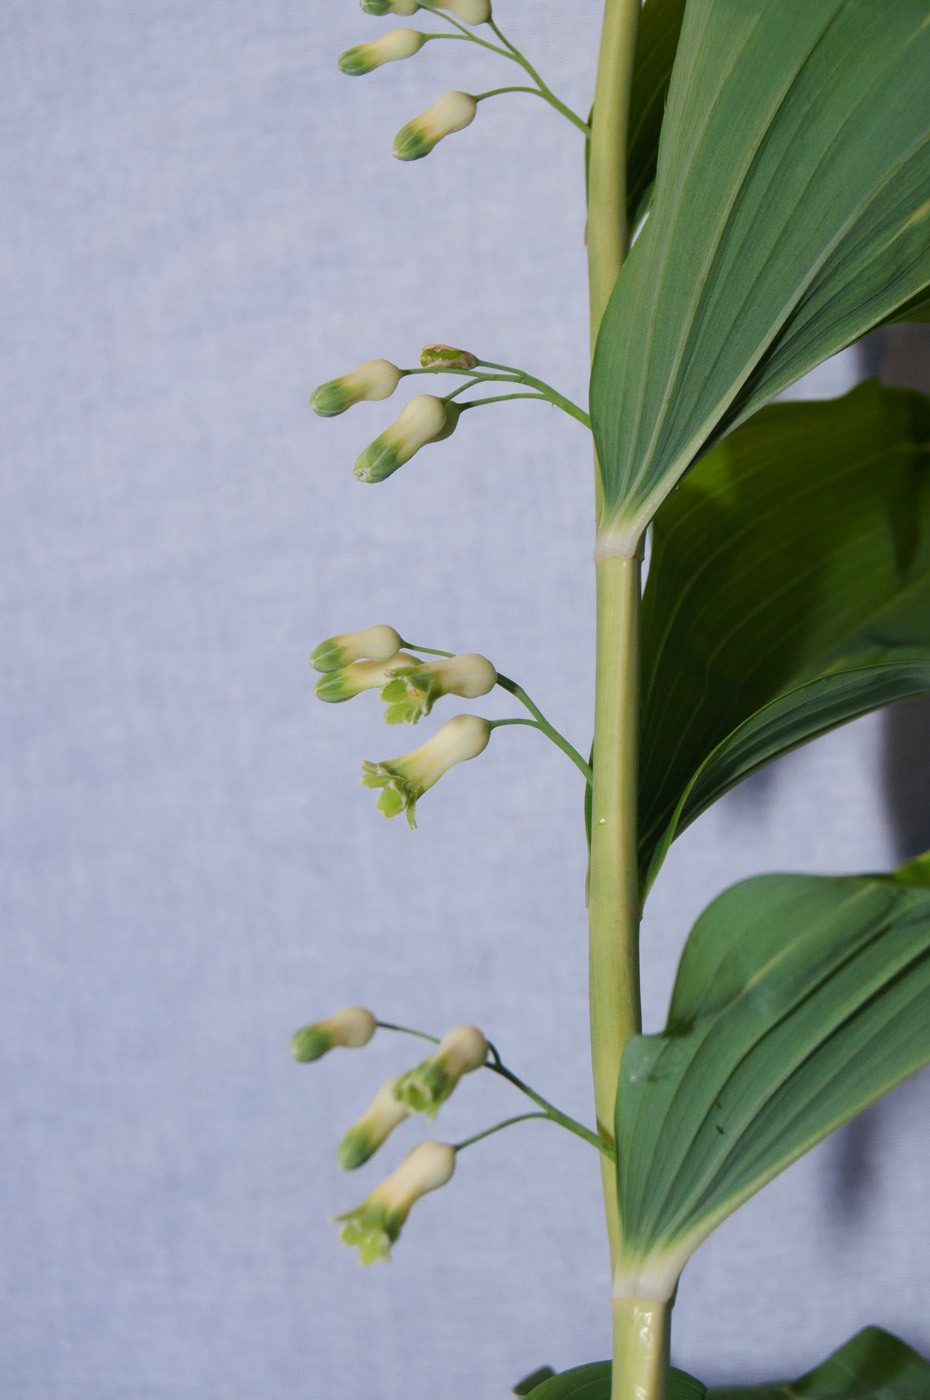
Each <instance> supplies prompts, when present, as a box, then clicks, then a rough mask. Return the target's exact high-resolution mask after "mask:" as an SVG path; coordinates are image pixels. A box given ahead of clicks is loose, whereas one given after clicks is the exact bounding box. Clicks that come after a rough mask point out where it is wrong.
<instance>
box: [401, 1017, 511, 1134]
mask: <svg viewBox="0 0 930 1400" xmlns="http://www.w3.org/2000/svg"><path fill="white" fill-rule="evenodd" d="M487 1057H488V1042H487V1041H486V1040H485V1038H484V1036H483V1035H482V1034H481V1032H480V1031H479V1030H478V1028H477V1026H456V1027H455V1029H454V1030H451V1031H447V1032H446V1034H445V1035H444V1036H443V1038H442V1040H441V1041H440V1042H439V1049H438V1050H437V1051H436V1053H435V1054H434V1055H430V1057H429V1059H427V1060H424V1061H423V1063H422V1064H419V1065H417V1067H416V1069H412V1070H410V1072H409V1074H404V1075H402V1076H401V1078H400V1079H398V1080H397V1081H396V1083H395V1087H394V1096H395V1098H396V1099H397V1101H398V1103H399V1104H400V1105H402V1106H404V1107H406V1108H407V1109H408V1110H410V1111H412V1112H414V1113H425V1114H427V1115H428V1116H429V1117H430V1118H435V1117H436V1114H437V1113H438V1111H439V1107H440V1105H441V1104H444V1103H445V1101H446V1099H447V1098H448V1097H449V1095H450V1094H451V1093H452V1090H453V1089H454V1088H455V1086H456V1084H458V1082H459V1080H460V1079H461V1078H462V1075H463V1074H471V1073H472V1071H473V1070H476V1069H480V1068H481V1066H482V1065H483V1064H484V1063H485V1061H486V1060H487Z"/></svg>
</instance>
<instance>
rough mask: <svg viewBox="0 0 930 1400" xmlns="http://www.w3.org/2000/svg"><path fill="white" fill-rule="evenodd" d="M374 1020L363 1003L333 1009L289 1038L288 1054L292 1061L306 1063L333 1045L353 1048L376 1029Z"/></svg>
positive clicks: (316, 1058)
mask: <svg viewBox="0 0 930 1400" xmlns="http://www.w3.org/2000/svg"><path fill="white" fill-rule="evenodd" d="M377 1025H378V1023H377V1021H376V1020H375V1018H374V1016H373V1015H372V1014H371V1012H370V1011H366V1010H365V1008H364V1007H363V1006H344V1007H343V1008H342V1010H341V1011H334V1012H333V1014H332V1016H327V1017H326V1020H325V1021H314V1022H313V1024H312V1025H310V1026H304V1027H303V1028H302V1029H301V1030H299V1031H297V1032H296V1033H295V1034H294V1035H293V1036H292V1037H291V1054H292V1055H293V1056H294V1059H295V1060H299V1061H300V1062H301V1063H306V1062H307V1061H309V1060H318V1059H319V1058H320V1056H321V1055H325V1054H326V1052H327V1051H328V1050H332V1049H333V1047H334V1046H335V1045H345V1046H348V1047H349V1048H350V1049H353V1050H357V1049H358V1048H359V1047H360V1046H362V1045H367V1044H368V1042H369V1040H371V1037H372V1036H373V1035H374V1033H375V1030H376V1028H377Z"/></svg>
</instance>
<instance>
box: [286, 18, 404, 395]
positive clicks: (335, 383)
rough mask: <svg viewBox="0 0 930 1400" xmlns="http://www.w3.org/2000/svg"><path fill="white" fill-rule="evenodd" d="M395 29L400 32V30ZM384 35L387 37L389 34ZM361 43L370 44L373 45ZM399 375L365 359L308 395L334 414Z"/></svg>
mask: <svg viewBox="0 0 930 1400" xmlns="http://www.w3.org/2000/svg"><path fill="white" fill-rule="evenodd" d="M397 32H398V33H403V31H402V30H398V31H397ZM409 32H410V33H413V32H414V31H413V30H410V31H409ZM387 37H388V38H390V35H388V36H387ZM363 47H368V48H373V47H374V45H373V44H372V45H363ZM356 52H358V50H355V49H350V50H349V53H356ZM345 57H346V55H345V54H343V58H345ZM340 61H341V60H340ZM383 61H385V60H382V62H383ZM359 71H360V72H361V71H363V70H361V69H359ZM402 378H403V376H402V374H401V372H400V370H399V369H398V368H397V366H396V365H392V364H391V362H390V360H366V361H365V363H364V364H363V365H359V367H358V369H354V370H352V372H351V373H350V374H344V375H342V377H341V378H340V379H330V380H328V381H327V382H326V383H325V384H321V385H320V387H319V388H318V389H314V391H313V393H312V394H311V395H310V407H311V408H312V409H313V411H314V413H318V414H319V415H320V417H321V418H335V417H336V416H337V415H338V414H340V413H345V411H346V409H347V408H351V407H352V405H353V404H356V403H361V401H362V400H363V399H389V398H390V397H391V395H392V394H393V392H394V390H395V389H396V388H397V386H398V384H399V383H400V381H401V379H402Z"/></svg>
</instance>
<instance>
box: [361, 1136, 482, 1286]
mask: <svg viewBox="0 0 930 1400" xmlns="http://www.w3.org/2000/svg"><path fill="white" fill-rule="evenodd" d="M454 1171H455V1148H454V1147H450V1146H449V1144H448V1143H445V1142H421V1143H420V1144H419V1146H418V1147H415V1148H414V1149H413V1151H412V1152H409V1153H408V1154H407V1156H406V1157H405V1158H404V1160H403V1162H401V1164H400V1166H399V1167H398V1168H397V1170H396V1171H395V1172H393V1173H392V1174H391V1175H390V1176H389V1177H388V1178H387V1180H386V1181H383V1182H382V1183H381V1185H380V1186H376V1187H375V1189H374V1191H372V1192H371V1194H370V1195H369V1196H367V1197H366V1198H365V1200H364V1201H363V1202H362V1204H361V1205H360V1206H356V1208H355V1209H354V1210H350V1211H346V1212H345V1214H344V1215H337V1216H336V1217H335V1219H336V1221H337V1222H344V1224H343V1226H342V1230H341V1231H340V1235H339V1238H340V1239H341V1240H342V1242H343V1244H347V1245H349V1246H350V1247H351V1248H353V1249H357V1250H358V1252H359V1260H360V1262H361V1263H362V1264H363V1265H368V1264H374V1263H377V1262H378V1260H380V1259H389V1258H390V1256H391V1246H392V1245H393V1244H394V1243H395V1242H396V1240H397V1238H398V1236H399V1235H400V1232H401V1229H402V1228H403V1226H404V1223H405V1222H406V1219H407V1217H408V1215H409V1214H410V1210H411V1207H412V1206H413V1205H414V1203H415V1202H416V1201H418V1200H419V1199H420V1197H421V1196H425V1195H426V1194H427V1192H429V1191H436V1190H437V1189H438V1188H439V1187H440V1186H445V1184H446V1182H447V1181H449V1180H450V1178H451V1176H452V1173H453V1172H454Z"/></svg>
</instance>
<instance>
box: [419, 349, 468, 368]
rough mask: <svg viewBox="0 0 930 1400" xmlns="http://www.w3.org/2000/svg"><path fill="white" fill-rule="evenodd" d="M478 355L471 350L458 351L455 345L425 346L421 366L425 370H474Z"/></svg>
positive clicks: (421, 353)
mask: <svg viewBox="0 0 930 1400" xmlns="http://www.w3.org/2000/svg"><path fill="white" fill-rule="evenodd" d="M477 363H478V357H477V355H473V354H472V353H471V351H470V350H457V349H456V348H455V346H454V345H424V346H423V349H422V350H421V351H420V364H421V365H422V366H423V368H424V369H434V368H435V369H474V368H475V366H476V365H477Z"/></svg>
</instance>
